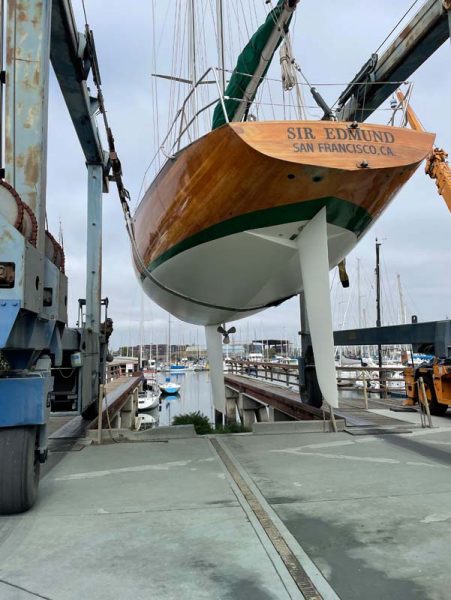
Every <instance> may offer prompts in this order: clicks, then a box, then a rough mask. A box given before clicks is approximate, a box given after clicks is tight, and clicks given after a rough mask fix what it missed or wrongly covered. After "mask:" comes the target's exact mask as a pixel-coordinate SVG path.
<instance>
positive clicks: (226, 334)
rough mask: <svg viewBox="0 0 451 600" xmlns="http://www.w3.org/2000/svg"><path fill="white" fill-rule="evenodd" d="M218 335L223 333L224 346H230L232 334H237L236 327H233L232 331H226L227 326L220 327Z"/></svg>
mask: <svg viewBox="0 0 451 600" xmlns="http://www.w3.org/2000/svg"><path fill="white" fill-rule="evenodd" d="M217 332H218V333H221V334H222V335H223V338H224V339H223V340H222V341H223V343H224V344H230V337H229V336H230V334H231V333H236V328H235V327H231V328H230V329H226V328H225V324H224V325H220V326H219V327H218V329H217Z"/></svg>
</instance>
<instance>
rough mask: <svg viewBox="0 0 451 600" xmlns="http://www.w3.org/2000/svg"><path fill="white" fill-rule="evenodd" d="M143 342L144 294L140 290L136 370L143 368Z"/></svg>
mask: <svg viewBox="0 0 451 600" xmlns="http://www.w3.org/2000/svg"><path fill="white" fill-rule="evenodd" d="M143 341H144V292H143V290H142V289H141V309H140V311H139V358H138V368H139V369H140V370H142V368H143Z"/></svg>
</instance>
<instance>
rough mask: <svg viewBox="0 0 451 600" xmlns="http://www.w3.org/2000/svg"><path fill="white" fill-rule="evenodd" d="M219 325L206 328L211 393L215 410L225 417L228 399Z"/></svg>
mask: <svg viewBox="0 0 451 600" xmlns="http://www.w3.org/2000/svg"><path fill="white" fill-rule="evenodd" d="M217 328H218V325H207V326H206V327H205V339H206V341H207V355H208V363H209V365H210V380H211V391H212V394H213V404H214V407H215V409H216V410H217V411H218V412H220V413H222V414H223V415H225V412H226V397H225V383H224V363H223V358H222V335H221V334H220V333H218V331H217Z"/></svg>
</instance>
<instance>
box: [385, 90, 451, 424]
mask: <svg viewBox="0 0 451 600" xmlns="http://www.w3.org/2000/svg"><path fill="white" fill-rule="evenodd" d="M396 96H397V98H398V101H399V106H402V107H403V109H404V110H405V118H406V120H407V122H408V124H409V125H410V127H411V128H412V129H415V131H425V129H424V127H423V125H422V124H421V121H420V119H419V118H418V117H417V115H416V114H415V112H414V110H413V109H412V107H411V106H410V104H409V102H408V100H407V99H406V97H405V96H404V94H403V93H402V92H401V91H397V92H396ZM447 157H448V154H447V152H445V150H443V149H441V148H434V149H433V150H432V152H431V154H430V155H429V156H428V158H427V159H426V166H425V172H426V174H427V175H429V177H431V178H432V179H435V180H436V185H437V191H438V193H439V194H440V195H441V196H442V197H443V199H444V200H445V202H446V205H447V207H448V210H450V211H451V169H450V167H449V165H448V163H447V161H446V159H447ZM404 377H405V380H406V389H407V398H408V403H409V404H415V403H417V402H419V389H418V383H417V382H418V379H419V378H420V377H422V378H423V381H424V386H425V392H426V397H427V400H428V402H429V409H430V412H431V414H433V415H443V414H445V412H446V411H447V409H448V407H449V406H451V359H449V358H446V357H442V358H438V357H436V358H435V359H434V360H433V361H432V363H431V364H426V363H425V364H422V365H420V366H418V367H408V368H406V369H405V370H404Z"/></svg>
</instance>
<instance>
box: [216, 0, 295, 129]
mask: <svg viewBox="0 0 451 600" xmlns="http://www.w3.org/2000/svg"><path fill="white" fill-rule="evenodd" d="M298 2H299V0H278V2H277V5H276V7H275V8H273V9H272V10H271V11H270V12H269V14H268V16H267V17H266V21H265V22H264V23H263V24H262V25H261V26H260V27H259V29H258V30H257V31H256V33H255V34H254V35H253V36H252V38H251V39H250V41H249V42H248V44H247V45H246V46H245V48H244V49H243V51H242V52H241V54H240V55H239V57H238V60H237V64H236V67H235V69H234V71H233V73H232V75H231V77H230V80H229V82H228V84H227V88H226V90H225V96H226V97H227V96H228V98H226V99H225V100H224V105H223V103H222V102H218V104H217V105H216V108H215V110H214V114H213V123H212V129H217V128H218V127H220V126H221V125H224V124H225V123H226V122H229V121H241V120H243V118H245V117H246V115H247V112H248V110H249V108H250V106H251V104H252V102H253V101H254V98H255V94H256V93H257V89H258V87H259V85H260V84H261V82H262V79H263V77H264V76H265V75H266V72H267V70H268V68H269V66H270V64H271V61H272V59H273V56H274V53H275V51H276V50H277V48H278V46H279V45H280V43H281V42H282V40H283V38H284V36H285V35H286V33H287V32H288V27H289V25H290V22H291V19H292V16H293V13H294V11H295V10H296V6H297V4H298ZM221 3H222V2H221ZM217 6H219V0H217ZM218 25H219V24H218ZM224 106H225V110H226V112H227V116H226V115H224V108H223V107H224Z"/></svg>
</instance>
